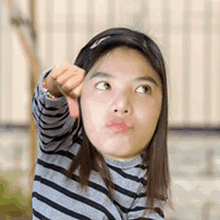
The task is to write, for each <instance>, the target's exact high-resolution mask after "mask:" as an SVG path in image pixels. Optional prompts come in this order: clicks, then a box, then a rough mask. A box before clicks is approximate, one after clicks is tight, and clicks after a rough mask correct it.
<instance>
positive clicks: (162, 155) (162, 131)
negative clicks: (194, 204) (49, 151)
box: [65, 28, 174, 211]
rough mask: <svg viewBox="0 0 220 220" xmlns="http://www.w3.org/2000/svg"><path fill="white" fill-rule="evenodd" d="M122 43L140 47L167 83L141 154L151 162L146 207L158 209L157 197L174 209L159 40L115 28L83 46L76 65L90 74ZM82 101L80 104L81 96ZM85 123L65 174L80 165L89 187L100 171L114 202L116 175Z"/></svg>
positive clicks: (82, 181)
mask: <svg viewBox="0 0 220 220" xmlns="http://www.w3.org/2000/svg"><path fill="white" fill-rule="evenodd" d="M108 36H110V37H108ZM104 37H108V38H106V39H104V40H103V41H101V42H100V43H99V44H98V45H97V46H96V47H95V48H92V49H91V46H92V45H94V43H95V42H98V41H99V40H100V39H102V38H104ZM120 46H126V47H128V48H132V49H134V50H138V51H139V52H140V53H141V54H143V56H144V57H146V59H147V60H148V62H149V63H150V65H151V66H152V68H153V69H154V70H155V71H156V72H157V74H158V75H159V76H160V79H161V82H162V85H163V100H162V109H161V113H160V117H159V120H158V124H157V127H156V130H155V132H154V135H153V137H152V139H151V141H150V143H149V144H148V145H147V146H146V147H145V148H144V149H143V150H142V153H141V157H142V159H143V163H144V165H146V166H147V164H148V170H147V172H146V174H145V176H146V177H147V181H146V183H145V184H144V187H145V188H146V191H145V193H146V196H147V200H146V207H148V208H150V209H151V210H152V209H154V204H155V203H154V202H155V199H159V200H161V201H163V202H166V203H167V204H168V205H169V207H170V208H171V209H172V210H173V209H174V208H173V203H172V199H171V198H172V193H171V188H170V181H171V178H170V171H169V163H168V152H167V132H168V98H167V79H166V69H165V63H164V59H163V56H162V54H161V51H160V49H159V48H158V46H157V45H156V43H154V41H153V40H152V39H150V37H148V36H147V35H145V34H143V33H141V32H138V31H134V30H130V29H128V28H111V29H108V30H105V31H103V32H101V33H100V34H98V35H96V36H95V37H93V38H92V39H91V40H90V41H89V42H88V43H87V44H86V45H85V46H84V47H83V48H82V49H81V51H80V52H79V54H78V56H77V57H76V60H75V63H74V64H75V65H77V66H79V67H81V68H83V69H84V70H85V71H86V74H87V73H88V71H89V70H90V69H91V68H92V66H93V65H94V63H95V62H97V60H98V59H99V58H100V57H101V56H103V55H104V54H107V53H108V52H109V51H111V50H113V49H114V48H116V47H120ZM78 103H79V104H80V98H79V100H78ZM80 115H81V107H80ZM77 120H79V119H77ZM81 120H82V117H81ZM81 125H82V143H81V148H80V150H79V152H78V153H77V155H76V156H75V157H74V158H73V161H72V163H71V165H70V167H69V170H68V171H66V173H65V175H66V177H68V178H71V177H72V174H73V172H74V171H75V170H76V168H77V167H78V166H80V169H79V181H80V185H81V187H82V188H84V187H86V188H87V187H88V180H89V176H90V172H91V170H92V169H94V170H96V171H97V172H99V174H100V175H101V177H102V179H103V181H104V183H105V184H106V187H107V189H108V195H109V198H110V200H111V201H112V202H113V200H114V198H113V195H112V189H114V184H113V182H112V177H111V174H110V171H109V169H108V166H107V164H106V163H105V160H104V158H103V156H102V155H101V153H99V152H98V151H97V150H96V148H95V147H94V146H93V144H92V143H91V142H90V141H89V139H88V137H87V135H86V133H85V130H84V128H83V123H82V121H81ZM168 191H169V196H168ZM145 211H146V210H145Z"/></svg>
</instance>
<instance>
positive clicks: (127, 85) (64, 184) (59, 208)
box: [32, 28, 173, 220]
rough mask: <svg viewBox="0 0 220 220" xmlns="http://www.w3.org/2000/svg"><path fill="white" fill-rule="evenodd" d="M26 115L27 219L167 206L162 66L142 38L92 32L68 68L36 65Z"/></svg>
mask: <svg viewBox="0 0 220 220" xmlns="http://www.w3.org/2000/svg"><path fill="white" fill-rule="evenodd" d="M32 112H33V115H34V117H35V120H36V123H37V126H38V134H39V152H38V161H37V165H36V173H35V179H34V186H33V198H32V206H33V219H53V220H54V219H59V220H60V219H65V220H66V219H96V220H99V219H100V220H104V219H106V220H107V219H116V220H120V219H129V220H130V219H133V220H134V219H149V220H150V219H155V220H156V219H158V220H162V219H165V215H164V207H165V204H169V207H171V208H172V209H173V205H172V200H171V190H170V173H169V163H168V152H167V129H168V100H167V80H166V70H165V65H164V60H163V57H162V54H161V52H160V50H159V48H158V46H157V45H156V44H155V43H154V42H153V41H152V40H151V39H150V38H149V37H148V36H146V35H145V34H143V33H140V32H137V31H133V30H130V29H127V28H112V29H108V30H106V31H103V32H102V33H100V34H98V35H97V36H95V37H94V38H92V39H91V40H90V41H89V42H88V43H87V44H86V45H85V46H84V47H83V48H82V49H81V51H80V52H79V54H78V56H77V58H76V60H75V63H74V64H73V65H72V64H69V63H68V62H63V63H59V64H57V65H55V66H54V67H53V68H49V69H48V70H46V71H44V72H43V74H42V75H41V78H40V80H39V83H38V86H37V88H36V91H35V93H34V96H33V99H32ZM168 191H169V194H170V195H169V196H168Z"/></svg>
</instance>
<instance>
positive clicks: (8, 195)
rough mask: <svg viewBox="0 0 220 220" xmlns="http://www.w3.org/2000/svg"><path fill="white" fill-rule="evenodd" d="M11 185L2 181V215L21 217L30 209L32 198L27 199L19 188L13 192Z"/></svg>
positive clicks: (0, 181) (0, 186)
mask: <svg viewBox="0 0 220 220" xmlns="http://www.w3.org/2000/svg"><path fill="white" fill-rule="evenodd" d="M9 185H11V184H10V182H9V181H7V180H6V179H3V178H1V179H0V207H1V209H0V215H7V216H13V217H20V216H22V215H23V214H25V213H26V210H27V207H30V203H31V198H29V199H25V198H24V196H23V194H22V190H21V188H18V187H17V188H16V189H15V190H14V191H12V190H11V189H10V187H9ZM29 209H30V208H29Z"/></svg>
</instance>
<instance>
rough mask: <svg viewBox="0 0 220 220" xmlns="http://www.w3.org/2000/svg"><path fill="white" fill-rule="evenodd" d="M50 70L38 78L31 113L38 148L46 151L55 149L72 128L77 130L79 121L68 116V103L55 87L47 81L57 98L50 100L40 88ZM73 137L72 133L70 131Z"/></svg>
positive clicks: (49, 88)
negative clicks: (33, 119)
mask: <svg viewBox="0 0 220 220" xmlns="http://www.w3.org/2000/svg"><path fill="white" fill-rule="evenodd" d="M51 71H52V68H49V69H47V70H46V71H44V72H43V73H42V75H41V77H40V80H39V82H38V85H37V87H36V90H35V93H34V95H33V97H32V113H33V116H34V118H35V121H36V124H37V127H38V137H39V142H40V146H41V147H42V148H43V149H44V150H46V151H53V150H55V149H57V147H58V146H59V144H60V143H61V142H62V139H63V138H64V137H65V135H67V134H68V132H69V131H70V130H71V129H72V128H74V129H75V133H76V132H77V131H78V128H79V119H78V118H76V119H74V118H72V117H71V116H70V115H69V108H68V103H67V100H66V98H65V96H63V95H62V94H61V93H60V92H59V91H58V90H57V88H56V87H53V86H51V84H49V83H50V82H51V81H49V83H48V81H47V85H46V86H48V90H49V91H50V92H51V93H52V94H53V95H56V96H57V97H58V99H50V98H49V97H48V96H47V93H46V92H45V91H44V89H43V87H42V82H43V79H44V78H45V77H46V79H48V78H47V77H48V75H49V74H50V73H51ZM72 133H73V135H74V131H72Z"/></svg>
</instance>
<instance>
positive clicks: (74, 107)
mask: <svg viewBox="0 0 220 220" xmlns="http://www.w3.org/2000/svg"><path fill="white" fill-rule="evenodd" d="M66 100H67V102H68V105H69V113H70V116H71V117H72V118H78V117H79V106H78V103H77V99H75V100H74V99H72V98H70V97H69V96H66Z"/></svg>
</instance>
